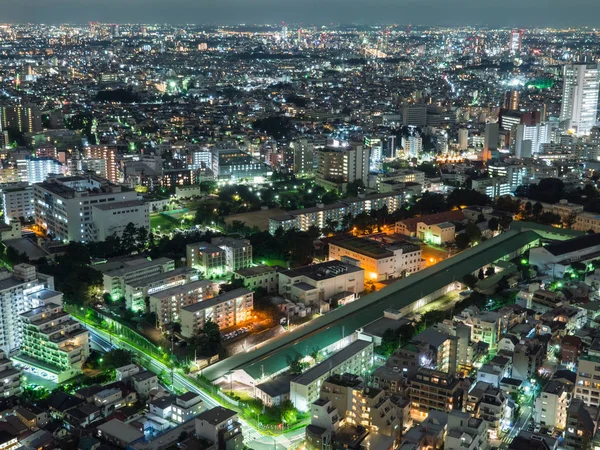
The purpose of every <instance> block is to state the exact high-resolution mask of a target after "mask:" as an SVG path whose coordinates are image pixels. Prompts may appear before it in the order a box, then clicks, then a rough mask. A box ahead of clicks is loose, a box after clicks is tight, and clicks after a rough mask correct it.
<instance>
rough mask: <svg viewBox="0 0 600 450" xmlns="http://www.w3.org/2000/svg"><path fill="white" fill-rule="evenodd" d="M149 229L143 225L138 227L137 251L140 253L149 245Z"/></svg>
mask: <svg viewBox="0 0 600 450" xmlns="http://www.w3.org/2000/svg"><path fill="white" fill-rule="evenodd" d="M148 237H149V236H148V230H147V229H146V227H144V226H141V227H139V228H138V229H137V234H136V237H135V239H136V241H137V251H138V252H139V253H141V252H143V251H144V249H145V248H146V246H147V245H148Z"/></svg>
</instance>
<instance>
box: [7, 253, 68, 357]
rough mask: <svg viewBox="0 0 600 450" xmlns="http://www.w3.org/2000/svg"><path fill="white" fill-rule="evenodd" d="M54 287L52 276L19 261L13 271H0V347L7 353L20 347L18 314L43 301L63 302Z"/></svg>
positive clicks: (20, 336) (11, 352) (41, 303)
mask: <svg viewBox="0 0 600 450" xmlns="http://www.w3.org/2000/svg"><path fill="white" fill-rule="evenodd" d="M53 288H54V279H53V278H52V277H49V276H47V275H43V274H41V273H38V272H37V271H36V269H35V267H34V266H31V265H29V264H18V265H16V266H15V267H14V270H13V272H10V271H8V270H6V269H2V270H0V305H1V307H0V321H2V327H1V328H0V348H1V349H2V351H3V352H5V353H6V354H7V355H11V354H13V353H14V352H15V351H17V350H18V349H19V347H20V346H21V340H22V327H21V323H20V315H21V314H23V313H25V312H27V311H29V310H31V309H33V308H37V307H39V306H43V305H44V304H45V303H46V302H52V303H56V304H62V294H61V293H60V292H57V291H54V290H53Z"/></svg>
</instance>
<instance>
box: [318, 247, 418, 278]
mask: <svg viewBox="0 0 600 450" xmlns="http://www.w3.org/2000/svg"><path fill="white" fill-rule="evenodd" d="M343 258H353V259H355V260H357V261H359V262H360V268H361V269H363V270H364V271H365V272H366V276H367V279H368V280H372V281H382V280H387V279H389V278H398V277H405V276H407V275H410V274H412V273H415V272H418V271H419V270H421V268H422V266H423V264H422V250H421V247H420V246H418V245H416V244H412V243H409V242H405V243H401V244H395V245H389V246H386V247H382V245H381V244H380V243H378V242H376V241H373V240H370V239H366V238H364V239H361V238H355V237H353V238H344V239H335V240H331V241H330V242H329V259H330V260H338V261H340V260H343Z"/></svg>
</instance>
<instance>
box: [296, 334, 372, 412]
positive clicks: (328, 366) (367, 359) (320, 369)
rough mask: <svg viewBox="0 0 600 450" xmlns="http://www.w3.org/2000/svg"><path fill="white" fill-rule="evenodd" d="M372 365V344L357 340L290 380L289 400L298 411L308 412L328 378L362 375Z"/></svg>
mask: <svg viewBox="0 0 600 450" xmlns="http://www.w3.org/2000/svg"><path fill="white" fill-rule="evenodd" d="M372 363H373V343H372V342H368V341H363V340H357V341H355V342H353V343H352V344H350V345H348V346H347V347H345V348H344V349H342V350H340V351H339V352H337V353H335V354H334V355H333V356H331V357H329V358H327V359H326V360H325V361H323V362H321V363H319V364H317V365H316V366H314V367H313V368H311V369H309V370H307V371H306V372H304V373H303V374H302V375H300V376H298V377H297V378H295V379H294V380H292V381H291V383H290V400H291V401H292V403H293V404H294V406H295V407H296V409H298V411H302V412H305V411H308V410H309V409H310V404H311V403H312V402H314V401H315V400H316V399H317V398H318V397H319V392H320V389H321V385H322V384H323V382H324V381H325V380H326V379H327V378H328V377H330V376H331V375H335V374H343V373H353V374H363V373H365V371H366V370H367V369H369V368H370V367H371V365H372Z"/></svg>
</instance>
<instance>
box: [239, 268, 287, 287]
mask: <svg viewBox="0 0 600 450" xmlns="http://www.w3.org/2000/svg"><path fill="white" fill-rule="evenodd" d="M234 276H235V278H238V279H240V280H242V281H243V282H244V287H245V288H247V289H253V290H254V289H256V288H263V289H265V290H266V291H267V292H268V293H269V294H272V293H273V292H277V287H278V285H279V274H278V272H277V269H276V268H275V267H269V266H255V267H247V268H245V269H238V270H236V271H235V272H234Z"/></svg>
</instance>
